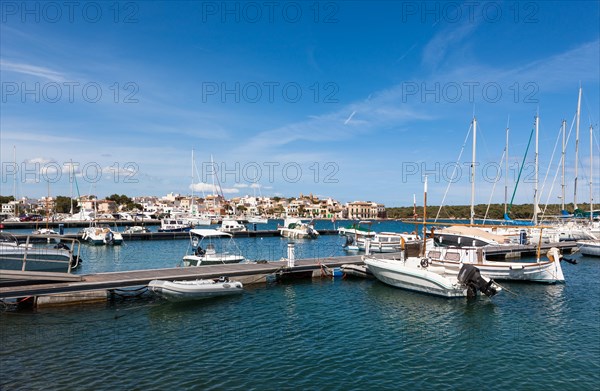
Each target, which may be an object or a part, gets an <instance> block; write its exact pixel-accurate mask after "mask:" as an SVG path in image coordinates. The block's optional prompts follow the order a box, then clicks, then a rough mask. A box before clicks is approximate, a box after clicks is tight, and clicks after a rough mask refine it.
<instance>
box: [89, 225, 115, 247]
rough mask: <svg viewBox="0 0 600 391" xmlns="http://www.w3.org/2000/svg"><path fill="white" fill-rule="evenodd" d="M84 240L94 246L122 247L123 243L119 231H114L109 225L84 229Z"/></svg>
mask: <svg viewBox="0 0 600 391" xmlns="http://www.w3.org/2000/svg"><path fill="white" fill-rule="evenodd" d="M81 238H82V239H83V240H85V241H87V242H88V243H90V244H93V245H102V244H108V245H115V246H116V245H120V244H122V243H123V235H122V234H121V233H120V232H119V231H113V230H112V229H110V227H109V226H108V225H99V226H91V227H87V228H84V230H83V236H82V237H81Z"/></svg>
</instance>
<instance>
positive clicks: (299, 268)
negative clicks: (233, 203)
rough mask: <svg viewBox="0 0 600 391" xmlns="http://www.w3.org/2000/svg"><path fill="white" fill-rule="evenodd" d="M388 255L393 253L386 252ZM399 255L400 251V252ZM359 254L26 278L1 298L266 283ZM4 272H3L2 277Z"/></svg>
mask: <svg viewBox="0 0 600 391" xmlns="http://www.w3.org/2000/svg"><path fill="white" fill-rule="evenodd" d="M386 255H387V256H390V255H393V254H386ZM397 255H398V256H399V254H397ZM362 262H363V261H362V257H361V256H360V255H354V256H342V257H332V258H321V259H303V260H296V261H295V266H294V267H293V268H290V267H288V263H287V261H273V262H266V263H234V264H224V265H212V266H201V267H176V268H165V269H150V270H134V271H123V272H108V273H96V274H87V275H82V276H80V280H79V281H68V282H56V281H53V282H47V283H39V282H25V283H23V284H20V285H11V286H6V285H3V286H0V298H1V299H15V298H23V297H30V296H42V295H56V294H70V295H73V294H75V293H78V292H89V291H98V290H101V291H110V290H115V289H123V288H127V287H134V286H144V285H147V284H148V283H149V282H150V281H152V280H196V279H207V278H218V277H222V276H225V277H229V278H232V279H235V280H238V281H241V282H242V283H245V284H250V283H264V282H266V281H267V276H269V275H276V274H285V273H287V274H288V275H289V276H294V275H307V274H308V275H312V276H320V275H321V273H323V272H324V271H326V270H330V269H332V268H335V267H339V266H341V265H343V264H361V263H362ZM1 277H2V274H1V273H0V278H1Z"/></svg>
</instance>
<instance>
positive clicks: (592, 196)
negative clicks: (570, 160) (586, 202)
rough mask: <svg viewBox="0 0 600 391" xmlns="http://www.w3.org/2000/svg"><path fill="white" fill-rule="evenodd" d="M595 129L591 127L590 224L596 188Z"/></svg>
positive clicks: (592, 218) (592, 219)
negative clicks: (594, 183)
mask: <svg viewBox="0 0 600 391" xmlns="http://www.w3.org/2000/svg"><path fill="white" fill-rule="evenodd" d="M593 143H594V127H593V126H592V125H590V223H592V222H593V221H594V205H593V204H594V188H593V187H592V183H593V181H592V178H593V177H594V159H593V157H594V155H593V152H594V149H593V147H592V145H593Z"/></svg>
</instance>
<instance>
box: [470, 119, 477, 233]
mask: <svg viewBox="0 0 600 391" xmlns="http://www.w3.org/2000/svg"><path fill="white" fill-rule="evenodd" d="M476 145H477V118H475V117H473V158H472V159H471V219H470V223H471V225H473V224H474V222H475V147H476Z"/></svg>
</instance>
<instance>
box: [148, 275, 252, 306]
mask: <svg viewBox="0 0 600 391" xmlns="http://www.w3.org/2000/svg"><path fill="white" fill-rule="evenodd" d="M148 289H149V290H150V291H151V292H154V293H155V294H157V295H159V296H161V297H163V298H165V299H167V300H171V301H181V300H194V299H206V298H210V297H215V296H225V295H235V294H240V293H242V292H243V291H244V286H243V285H242V283H241V282H239V281H229V279H228V278H226V277H221V278H220V279H218V280H192V281H164V280H152V281H150V283H149V284H148Z"/></svg>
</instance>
